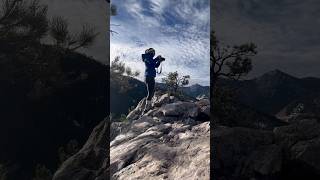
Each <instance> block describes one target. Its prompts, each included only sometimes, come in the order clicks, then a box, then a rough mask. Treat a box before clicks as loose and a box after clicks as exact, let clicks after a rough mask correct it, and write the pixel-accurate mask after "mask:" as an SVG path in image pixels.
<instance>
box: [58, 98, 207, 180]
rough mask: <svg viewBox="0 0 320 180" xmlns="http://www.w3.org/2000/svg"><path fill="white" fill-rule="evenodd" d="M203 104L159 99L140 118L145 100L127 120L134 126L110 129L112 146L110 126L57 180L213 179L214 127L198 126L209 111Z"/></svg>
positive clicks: (100, 128)
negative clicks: (211, 176)
mask: <svg viewBox="0 0 320 180" xmlns="http://www.w3.org/2000/svg"><path fill="white" fill-rule="evenodd" d="M204 101H205V100H202V101H201V102H200V101H197V100H195V101H194V102H192V101H188V102H186V101H184V100H182V99H177V98H175V97H170V96H169V95H168V94H163V95H156V96H155V97H154V99H153V100H152V107H151V108H150V110H149V111H148V112H147V113H146V114H144V115H143V116H140V115H141V114H140V113H141V112H142V110H143V108H144V103H145V99H142V100H141V102H140V103H139V104H138V105H137V107H136V108H135V109H134V110H133V111H132V112H131V113H130V114H129V115H128V117H127V119H128V120H129V121H127V122H113V123H111V125H110V127H111V128H110V130H111V131H110V138H111V139H110V141H111V142H110V144H108V141H107V139H106V137H107V136H108V134H107V133H106V132H107V129H108V123H107V120H105V121H104V122H102V123H100V124H99V125H98V126H97V127H96V128H95V130H94V131H93V132H92V134H91V136H90V138H89V140H88V141H87V143H86V144H85V146H84V147H83V148H82V149H81V150H80V151H79V152H78V153H77V154H75V155H74V156H72V157H71V158H69V159H68V160H67V161H65V162H64V163H63V165H62V166H61V167H60V168H59V170H58V171H57V172H56V173H55V175H54V178H53V179H54V180H64V179H80V180H82V179H88V180H91V179H92V180H98V179H99V180H100V179H115V180H118V179H119V180H127V179H132V180H134V179H155V180H156V179H159V180H160V179H199V180H200V179H201V180H205V179H209V178H210V177H209V176H210V174H209V173H210V123H209V122H208V121H205V119H202V120H201V121H198V119H199V116H198V115H199V114H201V113H202V112H201V109H202V108H203V107H205V106H207V107H208V108H210V104H209V103H208V102H209V101H205V102H204ZM208 119H209V118H208ZM108 148H110V160H109V159H108V156H107V155H106V150H107V149H108ZM90 164H91V165H90ZM109 164H110V167H109V169H107V165H109ZM108 171H109V172H110V174H109V173H108Z"/></svg>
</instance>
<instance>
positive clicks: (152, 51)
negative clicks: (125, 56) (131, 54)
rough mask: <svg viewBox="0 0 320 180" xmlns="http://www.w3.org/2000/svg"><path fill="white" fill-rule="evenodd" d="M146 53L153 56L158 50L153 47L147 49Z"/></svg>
mask: <svg viewBox="0 0 320 180" xmlns="http://www.w3.org/2000/svg"><path fill="white" fill-rule="evenodd" d="M145 53H146V54H150V55H151V56H152V57H154V55H155V54H156V51H155V50H154V49H153V48H149V49H147V50H146V51H145Z"/></svg>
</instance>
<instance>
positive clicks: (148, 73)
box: [142, 48, 165, 114]
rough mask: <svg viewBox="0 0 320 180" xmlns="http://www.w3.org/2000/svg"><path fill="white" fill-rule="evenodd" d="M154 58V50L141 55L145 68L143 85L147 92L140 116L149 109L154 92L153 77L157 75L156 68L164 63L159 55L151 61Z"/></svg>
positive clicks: (151, 49) (148, 50)
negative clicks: (144, 84)
mask: <svg viewBox="0 0 320 180" xmlns="http://www.w3.org/2000/svg"><path fill="white" fill-rule="evenodd" d="M154 56H155V50H154V49H153V48H149V49H147V50H146V51H145V54H142V61H143V62H144V64H145V66H146V69H145V73H144V76H145V83H146V86H147V91H148V95H147V97H146V103H145V108H144V110H143V112H142V114H144V113H146V111H147V110H149V109H150V107H151V99H152V97H153V95H154V91H155V77H156V74H157V71H156V68H158V67H159V66H160V64H161V62H162V61H165V58H163V57H161V56H160V55H159V56H157V57H156V58H155V59H153V57H154ZM159 73H161V72H159Z"/></svg>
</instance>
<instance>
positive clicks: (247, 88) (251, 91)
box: [220, 70, 320, 117]
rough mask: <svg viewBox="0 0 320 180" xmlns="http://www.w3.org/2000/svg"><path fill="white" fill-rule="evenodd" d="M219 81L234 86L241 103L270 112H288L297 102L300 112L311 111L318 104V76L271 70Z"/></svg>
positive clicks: (319, 97) (318, 105)
mask: <svg viewBox="0 0 320 180" xmlns="http://www.w3.org/2000/svg"><path fill="white" fill-rule="evenodd" d="M220 83H221V84H222V85H224V86H231V87H233V88H235V89H237V92H238V100H239V102H241V103H242V104H245V105H247V106H249V107H251V108H254V109H257V110H258V111H260V112H263V113H267V114H269V115H275V116H278V117H280V116H287V115H289V114H290V113H291V111H292V110H293V109H294V108H295V107H296V106H297V105H299V104H300V105H301V104H303V105H302V106H304V110H303V112H308V113H313V114H315V113H317V112H318V110H319V108H320V100H319V99H320V93H319V92H320V79H319V78H313V77H308V78H297V77H294V76H291V75H289V74H287V73H284V72H282V71H280V70H273V71H270V72H268V73H265V74H264V75H262V76H260V77H258V78H254V79H251V80H244V81H237V82H234V81H229V80H221V81H220Z"/></svg>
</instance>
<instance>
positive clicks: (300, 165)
mask: <svg viewBox="0 0 320 180" xmlns="http://www.w3.org/2000/svg"><path fill="white" fill-rule="evenodd" d="M211 140H212V142H213V143H212V146H211V148H213V151H214V152H215V155H216V157H215V158H214V160H213V167H214V169H213V171H214V172H216V174H215V176H216V178H217V179H223V178H224V179H270V180H271V179H292V178H293V179H296V178H300V179H302V178H308V179H320V159H319V157H320V124H319V122H318V121H317V120H315V119H313V120H312V119H302V120H300V121H297V122H294V123H292V124H289V125H287V126H281V127H276V128H274V130H273V131H269V130H257V129H252V128H245V127H226V126H216V127H215V128H214V133H213V136H212V139H211Z"/></svg>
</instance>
